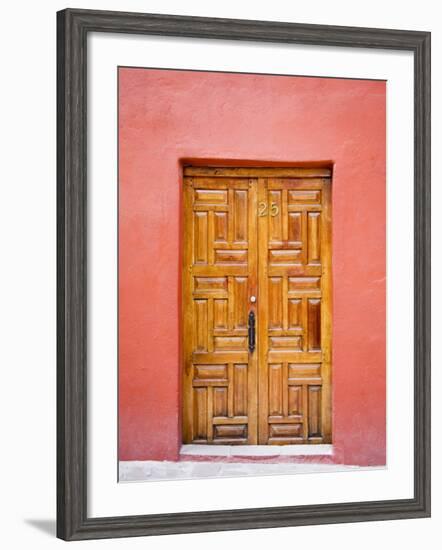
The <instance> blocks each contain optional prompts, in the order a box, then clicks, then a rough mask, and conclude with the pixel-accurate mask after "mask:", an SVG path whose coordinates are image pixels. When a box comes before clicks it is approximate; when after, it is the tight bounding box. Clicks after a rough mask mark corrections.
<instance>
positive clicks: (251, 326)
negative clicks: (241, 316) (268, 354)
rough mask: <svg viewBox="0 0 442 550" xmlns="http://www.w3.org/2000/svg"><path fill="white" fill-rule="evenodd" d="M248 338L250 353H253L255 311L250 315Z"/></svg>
mask: <svg viewBox="0 0 442 550" xmlns="http://www.w3.org/2000/svg"><path fill="white" fill-rule="evenodd" d="M248 336H249V351H250V353H253V350H254V349H255V312H253V311H251V312H250V313H249V327H248Z"/></svg>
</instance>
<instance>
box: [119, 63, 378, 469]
mask: <svg viewBox="0 0 442 550" xmlns="http://www.w3.org/2000/svg"><path fill="white" fill-rule="evenodd" d="M385 116H386V83H385V82H383V81H367V80H365V81H364V80H347V79H328V78H306V77H285V76H268V75H253V74H227V73H211V72H194V71H174V70H158V69H156V70H155V69H133V68H120V69H119V171H120V172H119V201H120V202H119V434H120V441H119V449H120V460H176V459H177V458H178V454H179V448H180V445H181V395H180V392H181V358H180V304H181V295H180V287H181V272H180V266H181V244H182V239H183V235H182V233H181V189H182V187H181V178H182V176H181V173H182V162H183V160H190V159H193V160H195V159H198V160H199V161H200V163H201V164H204V162H209V161H210V159H213V160H214V161H218V162H219V163H222V161H224V162H223V163H224V164H232V165H235V164H236V165H238V164H241V163H242V164H249V165H255V166H256V165H258V164H268V165H273V166H278V165H284V164H286V165H291V166H293V165H303V164H304V165H311V164H314V163H317V162H319V161H321V162H324V163H329V164H330V163H333V182H332V220H333V234H332V246H333V248H332V250H333V357H332V359H333V363H332V372H333V445H334V450H335V454H334V461H335V462H339V463H345V464H359V465H379V464H385V431H386V422H385V420H386V417H385V414H386V406H385V381H386V373H385V368H386V366H385V354H386V296H385V293H386V289H385V275H386V260H385V247H386V238H385V237H386V235H385V230H386V221H385V216H386V193H385V169H386V166H385V163H386V142H385V139H386V136H385Z"/></svg>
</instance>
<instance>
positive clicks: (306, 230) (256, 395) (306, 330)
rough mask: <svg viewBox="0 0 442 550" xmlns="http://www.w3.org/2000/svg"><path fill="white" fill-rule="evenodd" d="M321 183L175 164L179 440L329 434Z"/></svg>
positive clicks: (295, 175) (261, 171) (303, 439)
mask: <svg viewBox="0 0 442 550" xmlns="http://www.w3.org/2000/svg"><path fill="white" fill-rule="evenodd" d="M330 183H331V172H330V170H329V169H326V168H310V169H306V168H290V169H289V168H204V167H186V168H184V201H183V202H184V254H183V262H184V263H183V353H184V361H183V363H184V364H183V375H184V380H183V441H184V443H202V444H224V445H231V444H260V445H262V444H279V445H281V444H296V443H327V442H330V441H331V411H330V409H331V364H330V361H331V295H330V292H331V280H330V278H331V220H330V206H331V204H330Z"/></svg>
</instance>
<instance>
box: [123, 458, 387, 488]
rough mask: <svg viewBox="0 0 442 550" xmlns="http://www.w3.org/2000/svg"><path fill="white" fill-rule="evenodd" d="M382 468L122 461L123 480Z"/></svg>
mask: <svg viewBox="0 0 442 550" xmlns="http://www.w3.org/2000/svg"><path fill="white" fill-rule="evenodd" d="M382 468H383V467H361V466H343V465H341V464H293V463H292V464H259V463H258V464H257V463H253V462H252V463H250V462H246V463H244V462H228V463H226V462H193V461H182V462H167V461H164V462H159V461H155V460H140V461H138V460H130V461H120V463H119V479H118V481H119V482H120V483H121V482H123V483H124V482H135V481H166V480H177V479H207V478H220V477H223V478H226V477H246V476H266V475H291V474H317V473H331V472H333V473H336V472H346V471H353V472H354V471H357V470H379V469H382Z"/></svg>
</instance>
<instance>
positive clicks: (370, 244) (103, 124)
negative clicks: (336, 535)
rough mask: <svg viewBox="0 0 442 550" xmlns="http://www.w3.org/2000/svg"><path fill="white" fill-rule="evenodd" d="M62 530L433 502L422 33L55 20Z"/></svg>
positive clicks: (162, 526) (308, 519)
mask: <svg viewBox="0 0 442 550" xmlns="http://www.w3.org/2000/svg"><path fill="white" fill-rule="evenodd" d="M57 32H58V35H57V36H58V38H57V44H58V65H57V71H58V72H57V82H58V101H57V114H58V117H57V118H58V151H57V156H58V168H57V178H58V202H57V220H58V273H57V276H58V279H57V280H58V349H57V360H58V384H57V387H58V395H57V411H58V412H57V418H58V428H57V436H58V445H57V449H58V460H57V470H58V474H57V487H58V510H57V514H58V519H57V526H58V527H57V532H58V536H59V537H60V538H62V539H65V540H80V539H94V538H109V537H127V536H142V535H157V534H169V533H190V532H202V531H221V530H233V529H256V528H265V527H282V526H296V525H312V524H321V523H337V522H359V521H369V520H383V519H401V518H418V517H427V516H429V515H430V33H428V32H417V31H406V30H386V29H370V28H351V27H332V26H324V25H313V24H311V25H310V24H309V25H306V24H302V25H301V24H295V23H279V22H266V21H253V20H233V19H213V18H201V17H181V16H170V15H158V14H139V13H120V12H105V11H90V10H77V9H67V10H64V11H61V12H59V13H58V18H57Z"/></svg>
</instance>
